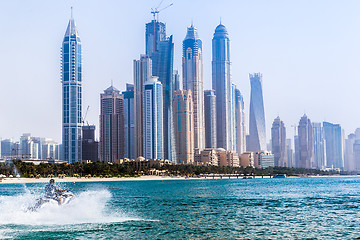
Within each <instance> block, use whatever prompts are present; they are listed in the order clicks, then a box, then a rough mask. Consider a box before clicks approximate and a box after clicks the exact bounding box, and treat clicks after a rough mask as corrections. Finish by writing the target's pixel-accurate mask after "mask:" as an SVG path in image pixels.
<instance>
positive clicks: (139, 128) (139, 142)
mask: <svg viewBox="0 0 360 240" xmlns="http://www.w3.org/2000/svg"><path fill="white" fill-rule="evenodd" d="M151 76H152V62H151V58H150V57H149V56H147V55H141V56H140V60H134V105H135V116H134V119H135V120H134V121H135V126H134V130H135V136H136V137H135V158H137V157H140V156H144V150H143V147H144V143H143V139H144V134H143V131H144V126H143V119H144V118H143V90H144V89H143V88H144V83H145V82H146V81H147V80H148V79H150V78H151Z"/></svg>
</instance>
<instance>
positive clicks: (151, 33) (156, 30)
mask: <svg viewBox="0 0 360 240" xmlns="http://www.w3.org/2000/svg"><path fill="white" fill-rule="evenodd" d="M164 40H166V27H165V24H164V23H162V22H159V21H157V20H156V19H154V20H152V21H151V22H149V23H147V24H146V33H145V48H146V54H147V55H149V56H150V55H151V54H152V53H154V52H157V51H159V44H160V42H161V41H164Z"/></svg>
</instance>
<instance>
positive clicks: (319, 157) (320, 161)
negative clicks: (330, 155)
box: [312, 122, 326, 169]
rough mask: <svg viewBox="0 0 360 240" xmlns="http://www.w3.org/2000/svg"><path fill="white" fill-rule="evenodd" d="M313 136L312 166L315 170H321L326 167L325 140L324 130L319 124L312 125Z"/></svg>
mask: <svg viewBox="0 0 360 240" xmlns="http://www.w3.org/2000/svg"><path fill="white" fill-rule="evenodd" d="M312 126H313V134H314V164H315V168H317V169H322V168H325V167H326V153H325V145H326V144H325V138H324V129H323V127H322V126H321V123H315V122H313V123H312Z"/></svg>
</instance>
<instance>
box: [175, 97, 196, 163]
mask: <svg viewBox="0 0 360 240" xmlns="http://www.w3.org/2000/svg"><path fill="white" fill-rule="evenodd" d="M173 107H174V124H175V125H174V129H175V139H176V154H177V163H178V164H192V163H194V121H193V117H194V116H193V101H192V94H191V91H190V90H177V91H175V92H174V96H173Z"/></svg>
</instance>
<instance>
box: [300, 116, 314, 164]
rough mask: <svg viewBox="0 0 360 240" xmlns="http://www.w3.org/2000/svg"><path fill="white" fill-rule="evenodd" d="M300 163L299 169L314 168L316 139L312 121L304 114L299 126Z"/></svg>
mask: <svg viewBox="0 0 360 240" xmlns="http://www.w3.org/2000/svg"><path fill="white" fill-rule="evenodd" d="M298 138H299V140H298V141H299V161H298V163H297V164H298V165H297V167H300V168H314V167H315V166H314V139H313V128H312V124H311V121H310V119H309V118H308V117H307V116H306V115H305V114H304V116H303V117H302V118H301V119H300V122H299V126H298Z"/></svg>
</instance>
